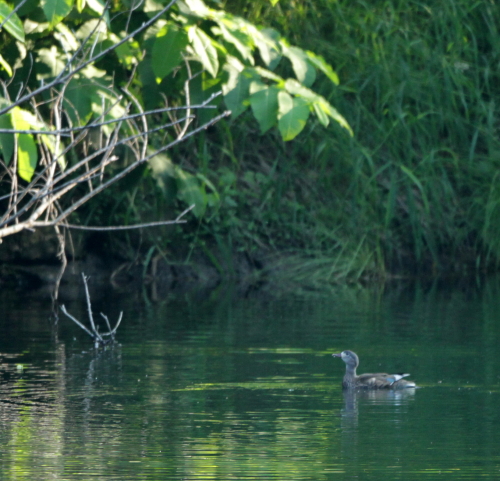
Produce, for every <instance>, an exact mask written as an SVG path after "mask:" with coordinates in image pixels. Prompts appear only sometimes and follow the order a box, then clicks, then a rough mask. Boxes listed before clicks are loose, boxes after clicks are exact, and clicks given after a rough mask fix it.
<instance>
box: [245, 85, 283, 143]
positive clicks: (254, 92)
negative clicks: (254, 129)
mask: <svg viewBox="0 0 500 481" xmlns="http://www.w3.org/2000/svg"><path fill="white" fill-rule="evenodd" d="M250 92H251V96H250V106H251V107H252V112H253V114H254V116H255V118H256V119H257V122H258V123H259V127H260V132H261V133H262V134H263V133H264V132H267V131H268V130H269V129H270V128H271V127H273V126H274V125H276V121H277V118H278V107H279V106H278V93H279V92H280V90H279V89H278V88H277V87H275V86H274V85H273V86H271V87H268V86H267V85H264V84H263V83H260V82H252V83H251V85H250Z"/></svg>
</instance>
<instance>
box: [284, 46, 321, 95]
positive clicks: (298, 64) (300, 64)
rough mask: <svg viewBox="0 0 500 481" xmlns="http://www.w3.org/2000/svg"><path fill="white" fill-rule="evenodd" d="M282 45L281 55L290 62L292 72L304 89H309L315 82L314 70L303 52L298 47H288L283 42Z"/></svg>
mask: <svg viewBox="0 0 500 481" xmlns="http://www.w3.org/2000/svg"><path fill="white" fill-rule="evenodd" d="M281 43H282V48H283V55H285V56H286V57H288V59H289V60H290V62H292V67H293V71H294V72H295V76H296V77H297V79H298V80H299V81H300V82H301V83H303V84H304V85H305V86H306V87H310V86H311V85H312V84H313V83H314V81H315V80H316V70H315V68H314V67H313V66H312V65H311V64H310V63H309V61H308V57H307V55H306V54H305V52H304V51H303V50H302V49H300V48H298V47H288V46H287V45H286V44H285V42H283V41H282V42H281Z"/></svg>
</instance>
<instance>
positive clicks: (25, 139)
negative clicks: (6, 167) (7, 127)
mask: <svg viewBox="0 0 500 481" xmlns="http://www.w3.org/2000/svg"><path fill="white" fill-rule="evenodd" d="M24 112H25V111H23V110H21V109H20V108H19V107H14V108H13V109H12V110H11V111H10V114H11V115H10V118H11V122H12V127H13V128H14V129H16V130H30V129H31V125H30V123H29V121H28V120H26V119H25V116H24ZM15 135H16V137H17V172H18V174H19V176H20V177H21V178H22V179H24V180H26V181H27V182H29V181H30V180H31V178H32V177H33V173H34V172H35V168H36V164H37V161H38V152H37V149H36V144H35V141H34V140H33V136H32V135H31V134H21V133H19V134H15Z"/></svg>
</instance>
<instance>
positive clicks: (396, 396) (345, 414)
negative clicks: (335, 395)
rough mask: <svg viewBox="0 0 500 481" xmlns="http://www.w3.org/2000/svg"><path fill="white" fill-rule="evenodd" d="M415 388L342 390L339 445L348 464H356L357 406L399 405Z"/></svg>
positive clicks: (357, 437) (409, 398)
mask: <svg viewBox="0 0 500 481" xmlns="http://www.w3.org/2000/svg"><path fill="white" fill-rule="evenodd" d="M415 392H416V389H414V388H408V389H401V390H395V391H393V390H391V389H381V390H367V389H346V390H344V391H343V396H344V407H343V408H342V409H341V410H340V427H341V445H342V452H343V457H344V459H345V460H346V461H348V464H352V463H354V464H353V465H357V463H358V445H359V429H358V427H359V426H358V425H359V407H360V406H362V407H363V406H365V407H366V406H367V405H380V404H385V405H392V406H394V407H401V406H404V405H406V404H407V403H408V402H409V401H411V400H412V399H413V397H414V396H415Z"/></svg>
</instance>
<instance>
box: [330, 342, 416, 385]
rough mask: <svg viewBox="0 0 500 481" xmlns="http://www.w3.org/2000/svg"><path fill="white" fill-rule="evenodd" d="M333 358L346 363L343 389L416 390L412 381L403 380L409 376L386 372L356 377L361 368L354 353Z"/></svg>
mask: <svg viewBox="0 0 500 481" xmlns="http://www.w3.org/2000/svg"><path fill="white" fill-rule="evenodd" d="M332 356H333V357H340V358H341V359H342V361H344V362H345V365H346V369H345V376H344V379H343V381H342V388H343V389H356V388H362V389H407V388H416V387H417V385H416V384H415V383H414V382H412V381H407V380H406V379H403V378H405V377H408V376H409V374H386V373H385V372H378V373H368V374H361V375H359V376H357V375H356V368H357V367H358V366H359V357H358V355H357V354H356V353H355V352H353V351H342V352H341V353H339V354H332Z"/></svg>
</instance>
